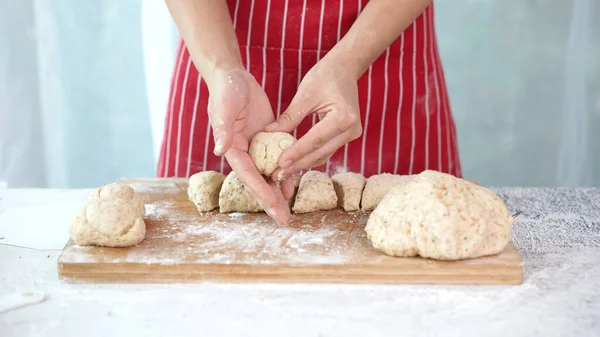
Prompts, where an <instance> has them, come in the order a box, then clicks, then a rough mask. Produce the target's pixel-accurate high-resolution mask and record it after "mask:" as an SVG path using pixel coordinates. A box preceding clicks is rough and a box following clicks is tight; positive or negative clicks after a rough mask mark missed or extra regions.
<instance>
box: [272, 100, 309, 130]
mask: <svg viewBox="0 0 600 337" xmlns="http://www.w3.org/2000/svg"><path fill="white" fill-rule="evenodd" d="M312 108H313V107H312V102H311V101H310V100H309V99H307V98H306V97H303V96H300V94H297V95H296V96H295V97H294V99H293V100H292V102H291V103H290V105H289V106H288V108H287V109H286V110H285V111H284V112H283V113H282V114H281V115H280V116H279V118H277V120H276V121H275V122H273V123H271V124H269V125H267V126H266V127H265V131H267V132H292V131H294V129H295V128H296V127H298V125H299V124H300V123H301V122H302V120H304V118H305V117H306V115H308V113H309V112H310V110H311V109H312Z"/></svg>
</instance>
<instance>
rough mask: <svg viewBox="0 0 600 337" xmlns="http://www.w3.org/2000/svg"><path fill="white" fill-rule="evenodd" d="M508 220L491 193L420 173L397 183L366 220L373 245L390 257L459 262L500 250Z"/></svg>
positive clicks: (451, 178) (446, 177)
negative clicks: (405, 181)
mask: <svg viewBox="0 0 600 337" xmlns="http://www.w3.org/2000/svg"><path fill="white" fill-rule="evenodd" d="M512 224H513V217H512V215H511V213H510V212H509V210H508V209H507V207H506V205H505V204H504V202H503V201H502V199H500V198H499V197H498V196H497V195H496V194H494V192H492V191H490V190H489V189H486V188H484V187H482V186H479V185H476V184H473V183H472V182H469V181H466V180H463V179H459V178H456V177H454V176H452V175H449V174H446V173H440V172H436V171H424V172H422V173H420V174H418V175H416V176H415V177H414V178H413V179H411V180H410V181H409V182H407V183H406V184H402V185H396V186H395V187H394V188H392V189H391V190H390V191H389V193H388V194H386V196H385V197H384V198H383V200H382V201H381V203H380V204H379V205H378V206H377V208H375V210H374V211H373V212H372V213H371V215H370V216H369V220H368V222H367V226H366V227H365V231H366V232H367V238H368V239H369V240H371V243H372V244H373V247H375V248H376V249H379V250H381V251H383V252H384V253H386V254H388V255H392V256H400V257H410V256H421V257H425V258H432V259H439V260H460V259H467V258H476V257H480V256H486V255H494V254H498V253H500V252H502V251H503V250H504V248H505V247H506V245H507V244H508V242H509V241H510V233H511V230H512Z"/></svg>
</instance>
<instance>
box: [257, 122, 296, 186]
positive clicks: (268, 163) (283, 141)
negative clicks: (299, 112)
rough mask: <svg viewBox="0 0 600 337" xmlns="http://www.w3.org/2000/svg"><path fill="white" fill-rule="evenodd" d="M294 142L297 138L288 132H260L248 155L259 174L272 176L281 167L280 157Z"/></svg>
mask: <svg viewBox="0 0 600 337" xmlns="http://www.w3.org/2000/svg"><path fill="white" fill-rule="evenodd" d="M294 142H296V138H294V136H292V135H290V134H289V133H287V132H259V133H257V134H256V135H255V136H254V138H252V141H251V142H250V147H249V148H248V154H249V155H250V158H251V159H252V162H254V165H255V166H256V169H257V170H258V172H260V173H261V174H263V175H266V176H270V175H271V173H273V171H275V169H277V167H279V166H278V165H277V161H278V160H279V156H280V155H281V154H282V153H283V151H284V150H285V149H287V148H288V147H290V146H291V145H292V144H294Z"/></svg>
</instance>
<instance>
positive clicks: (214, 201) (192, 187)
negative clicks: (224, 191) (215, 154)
mask: <svg viewBox="0 0 600 337" xmlns="http://www.w3.org/2000/svg"><path fill="white" fill-rule="evenodd" d="M224 180H225V175H223V174H221V173H219V172H216V171H204V172H198V173H196V174H194V175H192V176H191V177H190V180H189V185H188V197H189V199H190V201H191V202H193V203H194V205H196V208H197V209H198V211H199V212H207V211H210V210H212V209H215V208H217V207H219V192H220V191H221V186H222V185H223V181H224Z"/></svg>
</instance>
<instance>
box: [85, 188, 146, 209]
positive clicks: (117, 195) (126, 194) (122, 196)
mask: <svg viewBox="0 0 600 337" xmlns="http://www.w3.org/2000/svg"><path fill="white" fill-rule="evenodd" d="M135 196H136V194H135V191H134V189H133V188H132V187H131V186H129V185H125V184H118V183H112V184H108V185H105V186H103V187H100V188H97V189H95V190H94V191H92V192H91V193H90V196H89V200H98V199H105V198H108V199H119V200H124V201H126V202H128V203H130V204H133V206H134V207H135V208H136V210H137V211H138V212H139V213H140V214H142V216H144V215H146V208H145V207H144V201H143V200H142V198H140V197H135Z"/></svg>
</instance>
